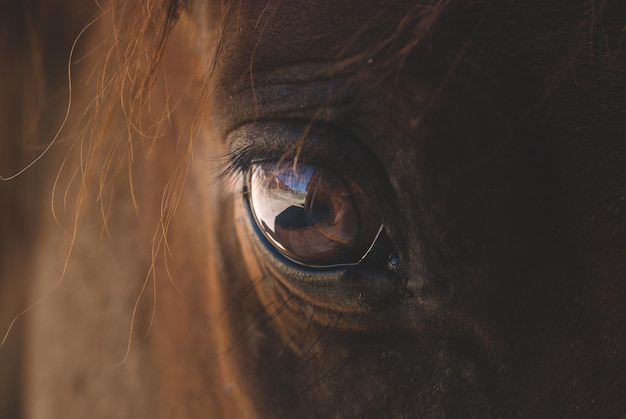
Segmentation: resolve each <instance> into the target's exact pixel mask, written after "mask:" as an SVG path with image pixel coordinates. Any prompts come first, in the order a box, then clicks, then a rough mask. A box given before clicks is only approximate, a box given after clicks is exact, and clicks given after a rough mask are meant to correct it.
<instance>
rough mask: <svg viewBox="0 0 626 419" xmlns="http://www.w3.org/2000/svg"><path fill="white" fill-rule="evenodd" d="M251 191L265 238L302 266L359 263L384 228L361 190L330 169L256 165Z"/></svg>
mask: <svg viewBox="0 0 626 419" xmlns="http://www.w3.org/2000/svg"><path fill="white" fill-rule="evenodd" d="M248 190H249V202H250V207H251V210H252V213H253V215H254V218H255V221H256V222H257V224H258V226H259V228H260V229H261V231H262V232H263V234H264V235H265V237H266V238H267V239H268V240H269V241H270V243H271V244H272V245H273V246H275V247H276V249H278V250H279V251H280V252H281V253H282V254H283V255H285V256H287V257H288V258H289V259H292V260H293V261H295V262H297V263H300V264H303V265H307V266H320V267H322V266H331V265H341V264H353V263H357V262H359V261H360V260H361V258H363V256H365V255H366V253H367V252H368V250H369V249H370V247H371V246H372V244H373V243H374V241H375V240H376V237H377V235H378V233H379V232H380V231H381V229H382V226H381V223H380V220H379V219H378V217H377V216H376V214H375V213H374V210H373V208H372V205H371V203H370V201H369V199H367V197H366V195H365V193H364V192H363V191H362V190H361V188H359V187H358V186H357V185H356V184H355V183H354V182H352V181H350V180H348V179H345V180H344V179H342V178H341V177H340V176H338V175H336V174H334V173H333V172H331V171H329V170H326V169H322V168H319V167H314V166H307V165H299V166H297V167H294V165H289V164H278V163H263V164H257V165H254V166H253V167H252V169H251V170H250V174H249V179H248Z"/></svg>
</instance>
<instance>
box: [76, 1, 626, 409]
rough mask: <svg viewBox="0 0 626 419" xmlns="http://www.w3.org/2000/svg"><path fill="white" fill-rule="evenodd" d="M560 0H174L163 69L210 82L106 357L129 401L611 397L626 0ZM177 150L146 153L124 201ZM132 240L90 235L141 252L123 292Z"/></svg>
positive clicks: (610, 402)
mask: <svg viewBox="0 0 626 419" xmlns="http://www.w3.org/2000/svg"><path fill="white" fill-rule="evenodd" d="M553 3H554V7H549V6H548V5H546V4H543V3H542V4H535V5H528V4H522V2H508V3H506V4H504V3H503V4H493V3H488V2H482V1H474V2H466V3H464V4H457V2H436V3H433V4H430V3H429V4H415V2H393V3H391V4H381V3H380V2H377V1H361V2H330V1H329V2H297V3H289V2H276V3H274V2H263V3H258V2H238V3H232V4H230V3H229V4H228V5H227V6H228V7H225V8H222V7H221V5H220V4H217V2H200V1H198V2H194V1H189V2H188V3H187V4H186V5H185V7H186V9H185V10H183V11H182V13H183V15H182V16H181V17H180V21H179V26H180V27H181V28H182V29H181V31H182V32H185V31H186V32H185V33H186V34H193V38H192V42H191V44H192V48H189V51H188V52H187V54H188V56H187V58H186V59H187V60H188V61H177V60H176V61H173V62H172V61H171V62H166V63H164V64H163V66H164V67H163V69H164V72H166V73H168V74H169V75H170V77H177V78H178V79H182V78H184V77H183V76H182V75H181V74H180V73H179V72H183V74H184V75H188V74H187V73H186V72H185V71H187V70H184V69H183V67H185V68H189V67H191V66H192V65H196V66H199V68H201V70H200V73H202V74H205V75H206V74H208V75H209V76H208V77H207V80H202V82H200V83H199V84H198V86H195V88H196V89H200V90H202V89H204V91H206V92H207V95H206V100H205V102H203V106H204V107H205V108H206V111H207V114H208V115H209V116H207V118H206V119H201V120H202V121H203V123H202V124H200V126H201V128H200V129H198V132H197V134H198V135H197V137H196V138H195V139H194V144H193V147H194V156H195V157H194V159H195V160H194V161H193V164H192V166H191V169H190V171H189V174H188V177H187V182H186V186H185V188H184V189H182V195H181V196H182V198H181V201H180V205H179V206H178V207H177V211H176V214H175V215H174V216H173V217H172V218H171V222H170V223H169V224H168V227H167V239H168V242H167V253H168V254H171V255H173V256H172V261H171V262H169V265H168V266H167V267H163V266H161V267H160V268H161V270H160V273H159V274H158V275H157V276H155V279H154V281H155V287H156V283H157V278H161V280H162V282H160V283H161V284H162V285H160V286H159V288H158V290H159V291H158V293H157V294H155V295H156V296H157V297H156V298H157V299H156V301H155V302H154V303H153V304H154V307H155V310H156V314H155V320H154V325H153V326H152V328H151V331H150V333H149V335H148V336H149V338H148V340H140V339H139V338H137V340H139V341H140V342H142V343H141V344H137V345H135V346H134V347H132V348H131V351H130V358H129V360H130V361H128V363H127V364H126V366H125V367H123V368H126V370H124V371H126V372H125V373H124V374H128V376H129V377H135V378H136V377H140V378H138V379H137V380H138V382H139V383H143V384H141V385H138V389H137V388H135V390H134V391H133V392H131V393H130V394H141V395H143V396H145V400H147V401H146V404H149V405H150V406H151V407H147V406H143V405H142V406H143V407H145V409H147V410H141V409H139V408H138V407H137V409H139V410H140V411H143V412H145V411H150V412H153V413H155V414H157V413H158V412H166V413H165V415H166V416H167V415H170V414H174V415H176V416H182V417H193V416H198V415H201V416H251V417H253V416H261V417H290V416H294V415H300V416H306V417H318V416H319V417H323V416H329V415H333V416H342V417H343V416H348V417H349V416H391V417H455V416H464V417H465V416H467V417H502V416H520V417H528V416H543V417H554V416H575V415H579V414H580V415H583V416H589V415H598V416H607V417H608V416H611V415H619V414H620V413H621V412H623V411H624V402H623V401H622V394H623V391H624V353H623V351H622V350H621V349H620V348H621V346H620V345H621V343H620V342H621V341H622V340H623V331H622V327H621V326H622V325H623V323H624V320H625V318H624V315H625V311H624V309H623V303H622V299H621V298H620V296H623V295H624V285H623V280H622V278H623V277H624V275H623V274H624V268H623V263H621V262H620V261H622V260H625V259H624V257H625V256H626V255H625V254H624V253H625V252H626V246H624V239H623V238H624V237H625V236H624V233H626V231H624V230H625V220H624V218H623V215H622V214H623V213H624V212H623V211H624V210H626V208H625V207H624V202H626V201H625V200H624V189H623V182H622V181H623V175H622V174H621V173H622V171H623V167H624V161H623V160H624V156H625V155H626V153H624V146H623V145H622V141H621V136H622V133H623V129H624V122H623V119H624V118H623V112H622V111H621V105H622V104H623V103H624V99H625V97H624V91H626V90H625V89H624V87H626V80H624V71H623V69H624V68H626V67H625V65H626V63H625V62H624V55H623V52H622V51H621V50H620V48H619V46H620V45H621V44H620V42H621V40H623V22H622V21H621V20H620V19H619V18H617V17H618V16H624V15H625V14H626V8H625V7H624V6H622V5H621V4H619V3H618V2H603V3H602V7H603V8H602V9H601V10H600V11H597V10H596V9H593V10H596V12H597V13H598V14H596V15H593V16H592V17H590V15H588V14H587V13H586V12H587V11H588V10H587V9H588V7H589V5H588V4H587V2H581V4H575V5H572V4H571V3H570V2H568V3H567V4H565V3H564V4H559V2H553ZM583 3H584V4H583ZM581 22H587V24H588V26H584V27H585V29H584V30H583V31H582V33H581V31H580V27H581ZM555 25H556V29H555ZM600 33H601V34H602V35H601V36H600V35H599V34H600ZM596 35H598V37H600V38H602V39H603V41H602V42H597V43H594V44H593V45H592V46H590V47H589V49H587V47H585V48H583V47H581V45H588V42H587V41H589V40H590V39H595V38H593V37H594V36H596ZM181 38H182V39H184V40H185V41H186V42H187V44H188V43H189V39H188V38H184V37H181ZM181 38H174V39H172V41H171V42H172V43H173V44H174V45H176V46H177V47H178V48H182V47H181V45H183V44H184V42H181V41H180V39H181ZM177 43H179V44H177ZM186 46H188V45H186ZM177 53H178V54H182V55H183V56H184V54H185V53H181V52H180V51H177ZM207 57H208V59H207ZM190 74H191V77H192V78H193V77H197V76H196V74H195V73H193V72H190ZM192 86H193V85H192ZM177 87H180V86H177ZM180 92H183V93H180V95H181V97H182V96H184V92H185V90H184V89H182V88H181V89H180ZM182 109H183V110H184V111H185V112H186V111H187V110H189V109H190V107H185V106H182ZM177 112H178V113H177ZM172 113H173V114H174V115H179V117H180V114H183V113H184V112H182V111H181V110H180V109H179V110H178V111H176V110H174V111H173V112H172ZM175 117H176V116H175ZM173 125H174V126H176V123H174V124H173ZM174 128H175V127H174ZM171 135H172V137H171V138H172V139H173V138H176V129H173V130H172V133H171ZM174 143H175V142H174V141H172V142H171V143H169V144H161V145H158V146H156V151H155V152H154V153H153V157H152V158H153V159H154V160H155V161H156V162H157V163H158V164H157V165H156V167H157V169H155V168H154V167H153V166H151V165H150V163H145V164H144V163H142V164H139V168H138V169H137V172H138V175H137V176H138V179H141V181H142V182H145V183H142V184H144V185H146V187H145V189H144V190H143V191H140V192H138V195H139V198H138V199H139V201H140V203H144V204H145V203H151V202H158V201H159V200H160V199H161V196H160V195H159V194H157V193H154V192H152V191H151V186H152V185H154V184H155V183H157V184H158V183H159V182H164V181H163V179H162V175H159V174H160V173H162V171H165V172H167V170H173V168H174V167H176V166H177V164H178V163H179V161H180V159H179V158H178V157H177V154H176V153H177V149H176V146H175V144H174ZM216 155H222V156H224V157H222V158H221V161H222V165H221V166H222V168H225V175H224V176H226V177H227V178H229V179H231V180H232V182H231V183H232V185H234V186H232V187H231V186H224V184H223V183H224V182H222V183H212V182H211V181H210V180H209V179H208V178H209V173H208V171H207V170H206V168H205V167H204V165H203V164H202V163H201V160H202V159H203V158H205V159H211V158H213V157H214V156H216ZM211 161H214V160H211ZM163 168H167V170H164V169H163ZM154 173H157V174H156V175H155V174H154ZM159 176H161V177H159ZM136 182H137V181H136ZM226 183H227V184H228V185H230V183H228V182H226ZM116 205H117V206H116V208H117V210H118V215H116V217H121V219H122V220H124V219H126V218H125V217H127V215H119V214H131V213H132V209H131V208H130V206H129V205H128V203H127V204H126V206H124V205H123V204H121V203H119V204H116ZM153 215H154V217H156V218H158V216H159V215H160V214H148V215H147V216H145V217H146V219H150V217H151V216H153ZM128 217H131V218H132V216H131V215H128ZM108 228H109V229H111V230H118V231H122V230H124V231H126V229H128V227H127V224H125V223H124V222H121V221H120V222H119V223H118V224H115V223H113V222H110V223H109V225H108ZM85 234H87V237H92V236H93V235H94V234H93V233H92V234H91V235H89V233H85ZM128 235H129V236H131V235H132V236H133V237H134V236H138V237H144V236H146V237H148V234H147V233H146V232H145V231H143V230H142V228H141V227H137V228H134V227H133V228H132V229H131V230H130V231H129V232H128ZM80 237H81V236H79V242H80ZM129 240H130V241H132V239H129V238H126V241H120V246H121V249H122V250H119V249H117V250H110V249H109V250H106V251H103V252H102V253H103V254H105V257H109V258H111V257H114V256H115V257H117V258H120V259H121V260H124V261H125V263H128V265H129V266H134V268H126V269H125V271H124V272H125V275H119V278H118V282H119V283H120V284H121V283H122V282H123V281H125V280H124V279H123V278H124V277H127V276H128V275H131V273H132V272H134V275H135V276H137V275H138V272H144V273H145V271H144V270H142V269H141V268H144V267H146V266H150V260H154V259H151V258H150V255H144V254H142V255H138V256H136V255H134V256H132V257H129V256H128V254H127V252H126V251H124V250H123V249H127V250H128V251H131V249H133V244H132V243H128V241H129ZM79 248H80V247H79ZM74 257H75V258H76V256H74ZM78 258H79V259H80V257H78ZM87 259H88V258H87ZM120 259H118V260H120ZM166 259H167V257H166ZM83 265H84V266H86V265H87V263H83ZM152 267H153V268H154V269H157V268H159V266H156V267H155V266H154V265H153V266H152ZM83 269H86V268H83ZM81 274H84V271H81V269H77V271H76V272H70V274H69V276H70V277H71V276H72V275H74V276H80V275H81ZM98 275H103V276H105V275H106V276H110V275H111V272H109V273H108V274H107V273H106V272H100V273H98ZM115 276H116V277H117V275H115ZM167 277H169V279H170V280H171V281H172V282H173V283H174V284H175V285H174V286H171V285H169V284H168V283H167V281H168V279H167ZM125 284H126V283H125ZM163 284H165V285H163ZM135 285H136V284H135ZM66 288H67V287H66ZM139 288H140V287H139ZM139 288H138V287H136V286H128V285H127V284H126V285H123V286H120V288H119V292H121V293H123V294H124V295H126V296H127V297H128V296H129V295H131V296H132V295H135V294H136V293H138V291H140V290H139ZM155 289H156V288H155ZM178 290H180V292H179V291H178ZM92 292H93V291H92ZM181 294H183V295H184V297H183V296H181ZM67 298H71V297H67ZM131 300H132V299H131ZM130 305H131V306H132V304H130ZM126 314H127V315H128V313H126ZM148 314H149V313H148ZM133 316H134V314H133ZM119 317H120V318H121V317H124V315H123V314H122V315H120V316H119ZM148 317H149V316H148ZM83 320H84V319H83ZM140 320H141V316H139V317H138V320H137V321H138V323H139V324H140V325H141V323H140ZM111 341H112V342H118V341H119V339H118V340H116V339H115V338H112V339H111ZM118 344H119V342H118ZM129 363H130V365H129ZM70 370H71V368H70ZM127 370H128V371H127ZM145 371H149V374H148V373H146V372H145ZM75 374H76V376H77V377H78V376H80V377H83V381H85V379H84V375H85V373H84V372H81V371H79V368H78V367H77V368H75ZM88 375H89V374H88ZM148 376H149V377H151V378H150V379H149V380H148V378H146V377H148ZM87 381H88V380H87ZM126 382H130V380H127V381H126ZM74 383H75V382H74ZM73 385H75V386H78V385H77V384H73ZM128 385H129V386H130V388H134V387H132V385H130V384H128ZM68 386H69V384H68ZM65 390H68V389H67V388H65ZM69 394H71V392H70V393H69ZM119 397H120V398H121V399H122V398H123V399H126V400H129V399H130V398H129V397H124V395H120V396H119ZM129 403H131V404H132V402H129Z"/></svg>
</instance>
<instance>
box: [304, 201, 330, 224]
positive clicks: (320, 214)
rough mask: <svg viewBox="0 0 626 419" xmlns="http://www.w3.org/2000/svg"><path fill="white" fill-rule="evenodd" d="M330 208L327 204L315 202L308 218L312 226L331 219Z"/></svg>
mask: <svg viewBox="0 0 626 419" xmlns="http://www.w3.org/2000/svg"><path fill="white" fill-rule="evenodd" d="M330 214H331V211H330V207H329V206H328V205H327V204H326V203H325V202H320V201H314V202H312V203H311V204H310V205H309V211H308V216H309V218H310V220H311V224H312V225H314V224H321V223H323V222H324V221H326V220H328V219H329V218H330Z"/></svg>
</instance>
